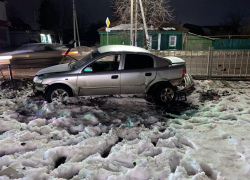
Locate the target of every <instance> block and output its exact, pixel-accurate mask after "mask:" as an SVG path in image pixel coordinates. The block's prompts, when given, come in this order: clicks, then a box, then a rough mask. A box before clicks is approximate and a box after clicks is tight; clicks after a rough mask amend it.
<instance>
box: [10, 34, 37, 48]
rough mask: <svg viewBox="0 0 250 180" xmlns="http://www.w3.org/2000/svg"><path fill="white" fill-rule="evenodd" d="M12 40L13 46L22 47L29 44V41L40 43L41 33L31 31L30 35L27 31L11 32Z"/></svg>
mask: <svg viewBox="0 0 250 180" xmlns="http://www.w3.org/2000/svg"><path fill="white" fill-rule="evenodd" d="M10 39H11V45H12V46H20V45H21V44H23V43H27V42H28V41H29V39H30V40H36V41H39V42H40V33H38V32H36V31H30V32H29V34H28V33H26V31H10Z"/></svg>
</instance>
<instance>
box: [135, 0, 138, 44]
mask: <svg viewBox="0 0 250 180" xmlns="http://www.w3.org/2000/svg"><path fill="white" fill-rule="evenodd" d="M135 3H136V4H135V46H136V47H137V12H138V0H136V2H135Z"/></svg>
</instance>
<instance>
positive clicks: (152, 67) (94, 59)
mask: <svg viewBox="0 0 250 180" xmlns="http://www.w3.org/2000/svg"><path fill="white" fill-rule="evenodd" d="M190 78H191V79H190ZM186 81H188V82H187V83H188V84H187V83H186V85H185V86H189V85H191V84H192V77H191V76H190V75H188V74H187V73H186V65H185V61H184V60H182V59H181V58H178V57H158V56H156V55H153V54H152V53H151V52H150V51H148V50H145V49H143V48H139V47H134V46H126V45H108V46H103V47H100V48H97V49H96V50H94V51H92V52H89V54H87V55H86V56H84V57H83V58H82V59H81V60H79V61H76V62H71V63H67V64H59V65H56V66H52V67H48V68H45V69H42V70H40V71H38V72H37V73H36V75H35V77H34V83H35V89H36V92H42V93H43V94H44V95H45V98H46V101H48V102H52V101H54V100H58V99H61V98H65V97H72V96H95V95H116V94H142V93H144V94H146V96H147V98H150V99H152V100H153V101H154V102H156V103H159V104H166V103H170V102H172V101H174V100H175V97H176V93H177V91H178V88H177V87H179V86H181V85H182V83H183V82H186Z"/></svg>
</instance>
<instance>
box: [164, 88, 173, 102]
mask: <svg viewBox="0 0 250 180" xmlns="http://www.w3.org/2000/svg"><path fill="white" fill-rule="evenodd" d="M173 98H174V91H173V90H172V89H171V88H165V89H163V90H162V91H161V100H162V101H163V102H170V101H172V100H173Z"/></svg>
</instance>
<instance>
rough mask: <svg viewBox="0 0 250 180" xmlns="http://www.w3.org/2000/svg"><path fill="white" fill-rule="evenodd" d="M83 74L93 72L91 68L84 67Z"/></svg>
mask: <svg viewBox="0 0 250 180" xmlns="http://www.w3.org/2000/svg"><path fill="white" fill-rule="evenodd" d="M84 72H93V69H92V67H86V68H85V69H84Z"/></svg>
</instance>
